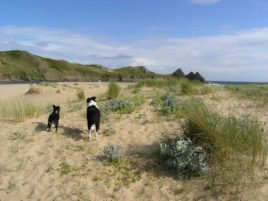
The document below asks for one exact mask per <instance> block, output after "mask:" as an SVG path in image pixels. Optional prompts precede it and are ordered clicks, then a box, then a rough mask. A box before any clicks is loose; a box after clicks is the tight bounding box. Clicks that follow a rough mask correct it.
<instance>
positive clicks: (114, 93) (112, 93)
mask: <svg viewBox="0 0 268 201" xmlns="http://www.w3.org/2000/svg"><path fill="white" fill-rule="evenodd" d="M120 90H121V88H120V87H119V85H118V84H116V83H115V82H110V83H109V87H108V99H114V98H117V97H118V96H119V93H120Z"/></svg>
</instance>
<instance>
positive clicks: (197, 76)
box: [185, 72, 205, 82]
mask: <svg viewBox="0 0 268 201" xmlns="http://www.w3.org/2000/svg"><path fill="white" fill-rule="evenodd" d="M185 77H186V78H187V79H189V80H198V81H200V82H205V78H204V77H203V76H202V75H201V74H200V73H199V72H196V73H193V72H190V73H189V74H187V75H186V76H185Z"/></svg>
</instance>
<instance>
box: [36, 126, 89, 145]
mask: <svg viewBox="0 0 268 201" xmlns="http://www.w3.org/2000/svg"><path fill="white" fill-rule="evenodd" d="M34 124H36V127H35V129H34V130H35V132H37V133H40V132H44V131H47V124H45V123H43V122H34ZM62 130H63V131H62ZM48 133H55V127H54V125H53V126H52V128H51V131H50V132H48ZM86 133H87V132H86V131H85V130H81V129H79V128H72V127H70V126H61V125H59V127H58V133H57V134H61V135H64V136H67V137H69V138H72V139H73V140H75V141H78V140H85V141H88V136H87V135H86ZM55 134H56V133H55ZM83 134H84V135H85V136H83Z"/></svg>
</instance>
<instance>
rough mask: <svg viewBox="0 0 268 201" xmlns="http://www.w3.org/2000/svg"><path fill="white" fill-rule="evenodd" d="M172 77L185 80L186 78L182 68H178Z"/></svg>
mask: <svg viewBox="0 0 268 201" xmlns="http://www.w3.org/2000/svg"><path fill="white" fill-rule="evenodd" d="M172 76H174V77H176V78H183V77H185V74H184V72H183V71H182V70H181V68H178V69H177V70H176V71H175V72H174V73H172Z"/></svg>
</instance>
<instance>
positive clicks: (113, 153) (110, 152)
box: [103, 145, 122, 163]
mask: <svg viewBox="0 0 268 201" xmlns="http://www.w3.org/2000/svg"><path fill="white" fill-rule="evenodd" d="M103 153H104V155H105V157H106V158H107V160H108V161H109V162H113V163H117V162H119V161H120V159H121V157H122V153H121V148H120V146H118V145H107V146H105V147H104V149H103Z"/></svg>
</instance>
